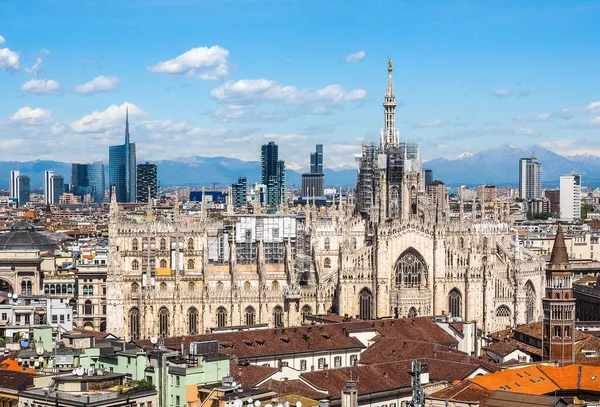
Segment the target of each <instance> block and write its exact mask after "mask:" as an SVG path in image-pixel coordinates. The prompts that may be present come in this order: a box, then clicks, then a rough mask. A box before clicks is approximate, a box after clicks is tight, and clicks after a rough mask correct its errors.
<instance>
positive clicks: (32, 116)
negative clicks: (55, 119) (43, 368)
mask: <svg viewBox="0 0 600 407" xmlns="http://www.w3.org/2000/svg"><path fill="white" fill-rule="evenodd" d="M9 120H10V121H11V122H14V123H19V124H23V125H27V126H36V125H42V124H48V123H50V122H51V121H52V113H51V112H50V111H49V110H46V109H42V108H40V107H37V108H35V109H32V108H31V107H29V106H25V107H22V108H20V109H19V110H17V112H16V113H15V114H13V115H12V116H11V117H10V119H9Z"/></svg>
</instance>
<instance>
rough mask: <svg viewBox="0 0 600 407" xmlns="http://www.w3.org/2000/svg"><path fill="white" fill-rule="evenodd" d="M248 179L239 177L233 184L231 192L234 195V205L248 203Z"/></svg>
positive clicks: (238, 206)
mask: <svg viewBox="0 0 600 407" xmlns="http://www.w3.org/2000/svg"><path fill="white" fill-rule="evenodd" d="M246 188H247V180H246V177H239V178H238V180H237V182H236V183H234V184H231V193H232V195H233V206H235V207H236V208H241V207H243V206H246V204H247V203H248V198H247V191H246Z"/></svg>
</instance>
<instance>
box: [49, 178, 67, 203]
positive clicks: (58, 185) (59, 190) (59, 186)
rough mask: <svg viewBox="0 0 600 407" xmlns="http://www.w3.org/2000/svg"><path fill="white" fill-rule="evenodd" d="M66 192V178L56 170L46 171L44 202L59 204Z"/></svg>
mask: <svg viewBox="0 0 600 407" xmlns="http://www.w3.org/2000/svg"><path fill="white" fill-rule="evenodd" d="M64 192H65V178H64V177H63V176H62V175H59V174H55V173H54V171H44V203H45V204H46V205H57V204H58V203H59V198H60V196H61V195H62V194H63V193H64Z"/></svg>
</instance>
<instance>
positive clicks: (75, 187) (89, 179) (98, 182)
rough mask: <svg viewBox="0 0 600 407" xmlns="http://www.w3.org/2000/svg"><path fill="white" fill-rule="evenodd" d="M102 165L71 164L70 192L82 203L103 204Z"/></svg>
mask: <svg viewBox="0 0 600 407" xmlns="http://www.w3.org/2000/svg"><path fill="white" fill-rule="evenodd" d="M104 188H105V183H104V164H103V163H102V162H95V163H92V164H73V165H72V167H71V192H72V193H73V195H75V196H78V197H80V198H81V200H82V201H84V202H85V201H87V202H89V201H93V202H96V203H102V202H104Z"/></svg>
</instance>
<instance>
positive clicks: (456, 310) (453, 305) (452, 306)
mask: <svg viewBox="0 0 600 407" xmlns="http://www.w3.org/2000/svg"><path fill="white" fill-rule="evenodd" d="M448 311H449V312H450V316H452V317H462V312H461V311H462V296H461V295H460V292H459V291H458V289H456V288H454V289H452V291H450V294H448Z"/></svg>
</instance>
